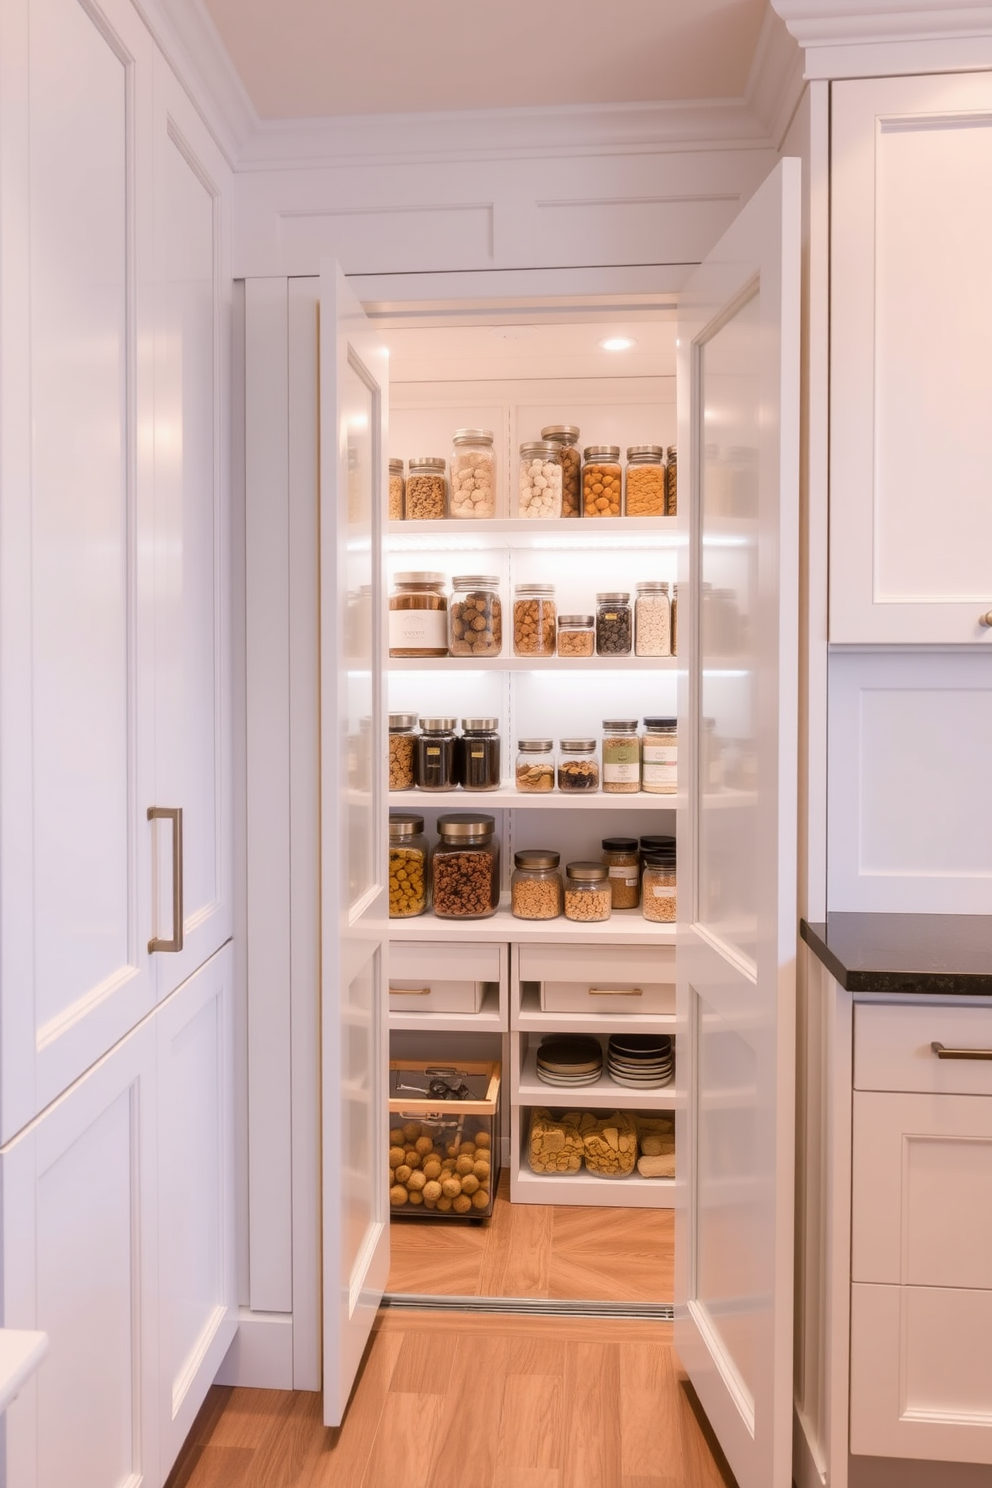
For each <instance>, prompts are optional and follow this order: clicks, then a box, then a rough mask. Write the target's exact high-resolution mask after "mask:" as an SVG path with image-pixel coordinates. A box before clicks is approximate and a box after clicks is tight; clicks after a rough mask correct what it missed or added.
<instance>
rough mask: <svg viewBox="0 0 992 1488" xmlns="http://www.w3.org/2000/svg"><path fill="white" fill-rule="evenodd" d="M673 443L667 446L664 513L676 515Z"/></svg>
mask: <svg viewBox="0 0 992 1488" xmlns="http://www.w3.org/2000/svg"><path fill="white" fill-rule="evenodd" d="M676 461H677V457H676V450H675V445H674V444H670V445H669V446H668V464H667V466H666V467H665V515H666V516H669V517H677V516H678V512H679V472H678V464H677V462H676Z"/></svg>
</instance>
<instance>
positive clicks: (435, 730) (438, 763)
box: [415, 718, 457, 790]
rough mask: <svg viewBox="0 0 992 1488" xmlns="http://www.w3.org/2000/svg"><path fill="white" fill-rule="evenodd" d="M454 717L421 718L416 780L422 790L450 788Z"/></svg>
mask: <svg viewBox="0 0 992 1488" xmlns="http://www.w3.org/2000/svg"><path fill="white" fill-rule="evenodd" d="M456 721H457V720H456V719H454V718H422V719H421V720H420V729H421V733H420V737H419V738H418V739H417V750H416V756H415V758H416V781H417V785H418V786H419V787H420V789H421V790H453V789H454V787H455V785H456V784H457V781H456V778H455V723H456Z"/></svg>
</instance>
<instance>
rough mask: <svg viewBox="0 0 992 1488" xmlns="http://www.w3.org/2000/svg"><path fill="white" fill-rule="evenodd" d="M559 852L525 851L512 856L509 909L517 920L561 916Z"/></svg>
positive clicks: (548, 850)
mask: <svg viewBox="0 0 992 1488" xmlns="http://www.w3.org/2000/svg"><path fill="white" fill-rule="evenodd" d="M560 862H561V853H556V852H551V851H550V849H547V848H527V849H526V850H525V851H524V852H518V853H514V854H513V873H512V875H511V877H510V907H511V909H512V911H513V913H514V914H515V915H516V917H517V919H518V920H556V919H557V918H558V916H559V915H560V914H561V897H562V894H561V874H560V873H559V872H558V864H559V863H560Z"/></svg>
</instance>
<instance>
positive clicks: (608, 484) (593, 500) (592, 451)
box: [582, 444, 623, 517]
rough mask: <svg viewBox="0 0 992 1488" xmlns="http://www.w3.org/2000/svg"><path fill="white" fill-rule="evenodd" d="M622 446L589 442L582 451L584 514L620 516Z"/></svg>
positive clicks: (589, 515)
mask: <svg viewBox="0 0 992 1488" xmlns="http://www.w3.org/2000/svg"><path fill="white" fill-rule="evenodd" d="M621 474H622V472H621V467H620V446H619V445H618V444H589V445H587V446H586V448H585V449H584V450H583V451H582V515H583V516H584V517H618V516H619V515H620V512H621V509H622V504H623V503H622V500H621Z"/></svg>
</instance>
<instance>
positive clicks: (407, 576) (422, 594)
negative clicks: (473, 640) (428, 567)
mask: <svg viewBox="0 0 992 1488" xmlns="http://www.w3.org/2000/svg"><path fill="white" fill-rule="evenodd" d="M444 584H445V579H444V574H440V573H427V572H416V573H398V574H397V575H396V577H395V579H394V580H393V592H392V594H391V595H390V596H389V654H390V656H447V654H448V600H447V596H446V595H445V592H444Z"/></svg>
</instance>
